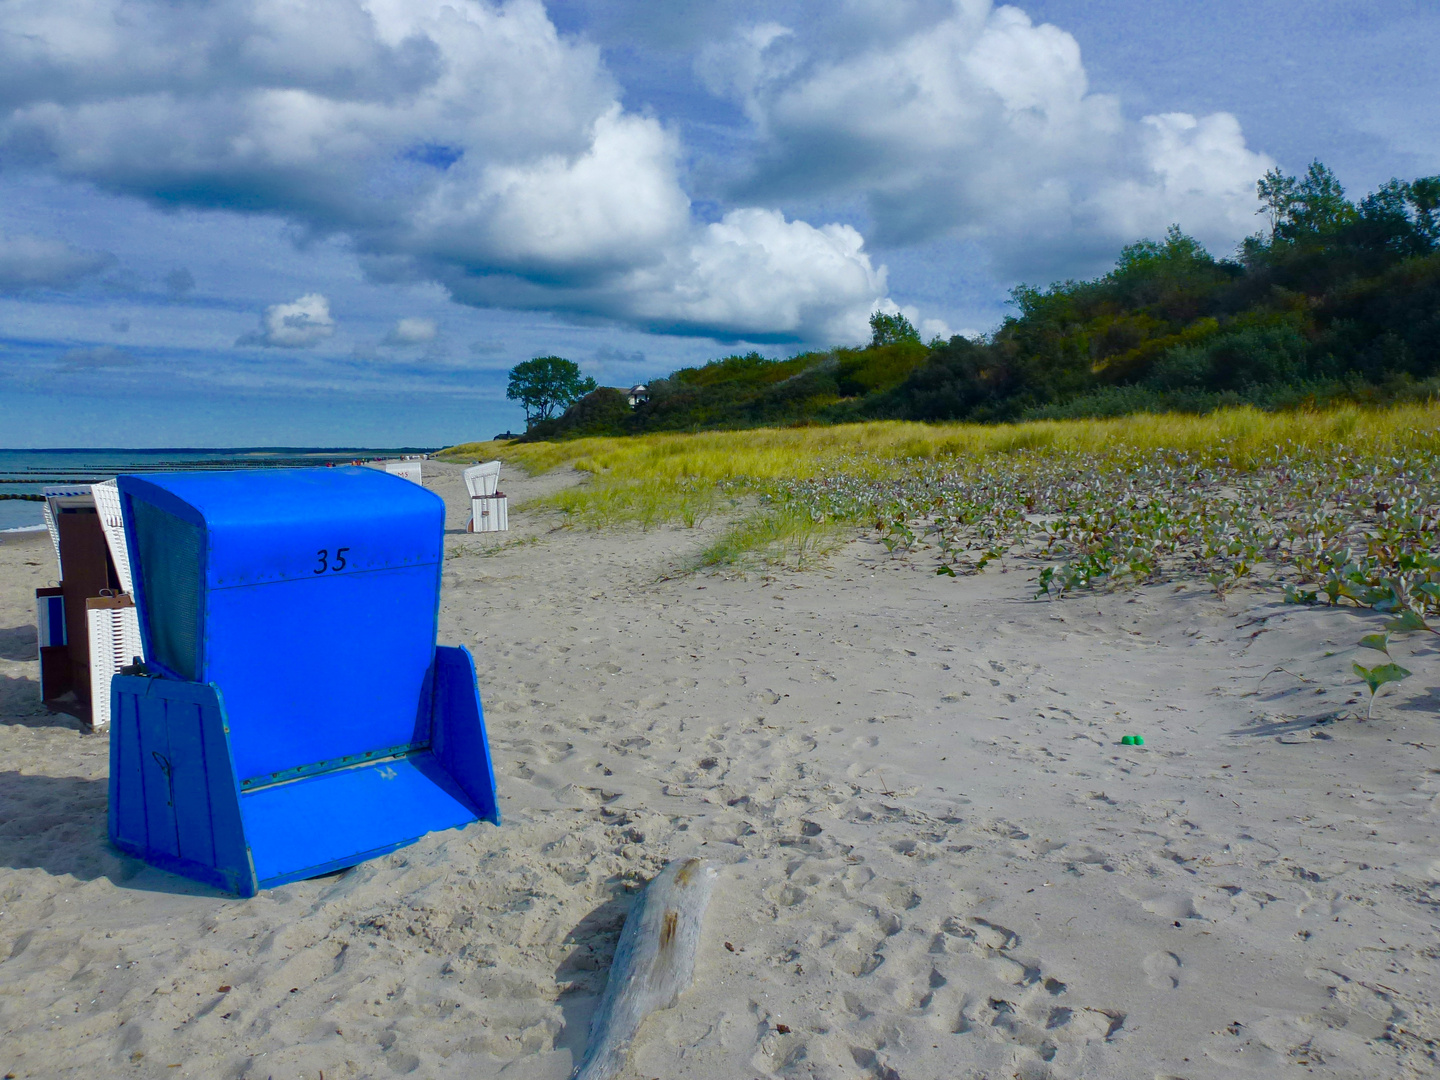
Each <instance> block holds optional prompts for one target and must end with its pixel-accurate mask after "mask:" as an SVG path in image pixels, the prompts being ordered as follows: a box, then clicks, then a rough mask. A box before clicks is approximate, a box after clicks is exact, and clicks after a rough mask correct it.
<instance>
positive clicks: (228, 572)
mask: <svg viewBox="0 0 1440 1080" xmlns="http://www.w3.org/2000/svg"><path fill="white" fill-rule="evenodd" d="M119 487H120V493H121V500H122V503H123V505H124V511H125V512H124V517H125V523H126V531H127V534H128V541H129V545H130V550H131V552H132V561H133V563H134V574H135V592H136V596H135V600H136V606H137V607H138V608H139V615H140V626H141V634H142V636H143V638H144V642H145V650H146V659H147V663H148V664H150V666H151V667H154V668H158V669H159V670H160V671H161V672H162V673H163V674H165V675H168V676H170V677H171V678H177V679H182V680H186V681H190V682H199V683H210V684H213V685H215V686H217V687H219V688H220V690H221V692H222V693H223V696H224V701H225V709H226V715H227V717H228V722H229V726H230V742H231V747H232V751H233V754H234V762H235V771H236V773H237V775H238V778H239V781H240V785H241V787H242V789H244V788H248V787H252V786H257V785H264V784H269V783H272V782H275V781H277V780H282V779H285V778H287V777H293V776H301V775H306V774H308V773H310V772H319V771H323V770H326V769H333V768H336V767H339V766H342V765H344V764H346V763H347V762H348V761H356V762H359V761H364V760H367V759H369V758H371V757H382V756H387V755H391V754H395V753H401V752H404V751H405V749H406V748H407V747H411V746H417V745H423V744H425V743H426V742H428V741H429V738H430V730H429V726H430V717H431V702H430V694H431V684H430V680H431V678H432V666H433V662H434V659H435V642H436V629H437V619H438V613H439V601H440V568H441V559H442V554H443V535H444V520H445V507H444V503H443V502H442V501H441V499H440V498H439V497H438V496H437V495H435V494H434V493H433V492H430V491H427V490H425V489H424V488H422V487H420V486H419V485H417V484H414V483H411V482H410V481H408V480H405V479H402V478H400V477H396V476H389V475H387V474H385V473H383V472H380V471H378V470H375V469H368V468H361V467H347V468H333V469H330V468H321V469H273V470H272V469H266V470H250V471H237V472H208V473H207V472H196V473H160V474H150V475H147V476H122V477H120V478H119Z"/></svg>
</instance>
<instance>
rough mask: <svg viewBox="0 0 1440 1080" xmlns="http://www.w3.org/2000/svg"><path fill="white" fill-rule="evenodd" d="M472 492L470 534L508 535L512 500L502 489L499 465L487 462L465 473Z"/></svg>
mask: <svg viewBox="0 0 1440 1080" xmlns="http://www.w3.org/2000/svg"><path fill="white" fill-rule="evenodd" d="M464 476H465V487H466V488H467V489H469V492H470V523H469V525H467V526H466V528H467V529H468V530H469V531H470V532H505V531H506V530H507V529H509V528H510V500H509V499H507V498H506V497H505V493H504V492H503V491H501V490H500V462H498V461H487V462H485V463H484V464H483V465H471V466H470V468H468V469H466V470H465V473H464Z"/></svg>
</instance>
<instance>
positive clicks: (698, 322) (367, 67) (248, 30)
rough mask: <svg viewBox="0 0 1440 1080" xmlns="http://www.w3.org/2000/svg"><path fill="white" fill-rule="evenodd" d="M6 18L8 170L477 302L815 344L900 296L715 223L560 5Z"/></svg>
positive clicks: (32, 11) (303, 335) (808, 235)
mask: <svg viewBox="0 0 1440 1080" xmlns="http://www.w3.org/2000/svg"><path fill="white" fill-rule="evenodd" d="M5 22H6V28H5V29H6V32H5V33H3V34H0V155H3V157H4V159H5V161H6V165H7V168H16V169H27V168H28V169H31V170H37V171H44V172H48V173H52V174H56V175H59V176H62V177H65V178H69V179H72V180H77V181H83V182H86V183H90V184H94V185H97V186H99V187H101V188H103V189H105V190H108V191H112V192H120V193H125V194H130V195H133V196H136V197H139V198H143V199H146V200H149V201H151V202H153V203H155V204H157V205H160V206H163V207H174V206H191V207H209V208H219V209H229V210H233V211H238V212H244V213H265V214H276V215H280V216H283V217H285V218H287V219H288V220H290V221H291V222H293V223H296V224H298V225H299V226H301V227H302V230H305V231H308V232H309V233H311V234H313V235H335V234H340V235H345V236H348V237H349V238H350V239H351V240H352V241H353V244H354V248H355V250H356V251H357V253H358V254H359V255H360V256H361V259H362V265H364V266H365V267H366V268H367V269H368V270H369V271H370V272H371V273H372V274H374V275H376V276H377V277H379V278H384V279H389V280H409V281H416V280H426V279H428V280H435V281H439V282H442V283H443V284H445V285H446V286H447V287H449V288H450V289H451V291H452V293H453V295H454V296H455V297H456V298H457V299H459V300H461V301H462V302H465V303H472V304H486V305H505V306H511V307H522V308H537V309H548V310H555V311H559V312H561V313H570V314H576V315H582V316H593V317H599V318H602V319H609V320H615V321H619V322H622V323H628V324H631V325H636V326H646V327H649V326H665V327H667V328H668V329H670V330H672V331H674V332H678V333H687V334H701V335H720V336H732V337H733V336H736V335H740V334H745V335H750V334H754V335H758V336H762V337H765V338H768V339H776V340H782V339H784V340H798V339H800V338H804V337H805V336H806V335H812V334H820V335H828V334H830V333H833V332H838V330H839V328H846V327H852V326H855V325H860V324H863V321H864V317H865V315H866V314H868V311H869V309H870V307H871V305H873V304H874V303H875V302H877V301H879V300H881V299H883V295H882V292H881V289H882V286H883V280H884V275H883V272H881V271H877V270H876V269H875V268H873V267H872V266H871V264H870V261H869V259H868V257H867V256H866V255H865V252H864V249H863V243H861V242H860V237H859V234H858V233H855V232H854V231H853V230H849V231H845V230H840V231H836V227H832V226H822V227H819V228H816V227H812V226H811V225H809V224H808V223H805V222H801V221H783V220H781V219H779V218H778V217H775V216H772V217H765V216H764V215H767V214H772V215H773V211H768V210H764V209H753V210H751V209H746V208H744V207H739V208H736V209H733V210H732V211H731V215H728V216H726V217H725V218H724V220H723V221H721V222H718V223H710V222H707V221H705V220H702V219H701V218H700V217H698V216H697V215H696V214H695V213H694V212H693V210H692V206H691V201H690V198H689V196H688V194H687V193H686V191H685V188H684V186H683V184H682V176H683V169H684V155H683V151H682V148H681V147H680V145H679V142H678V139H677V137H676V135H675V133H674V132H673V131H671V130H669V129H667V128H666V126H665V125H664V124H663V123H662V122H661V121H660V120H659V119H657V118H656V117H654V116H652V115H648V114H644V115H641V114H636V113H631V112H627V111H626V110H625V109H624V107H623V106H622V104H621V102H620V94H619V88H618V87H617V86H616V85H615V84H614V81H613V79H612V78H611V76H610V75H609V73H608V72H607V70H606V69H605V67H604V65H603V64H602V62H601V59H600V54H599V51H598V49H596V48H595V47H594V46H593V45H590V44H587V43H585V42H584V41H580V40H575V39H570V38H566V37H563V36H562V35H560V34H559V33H558V32H557V30H556V28H555V26H554V25H553V24H552V23H551V21H550V19H549V17H548V15H547V13H546V10H545V8H544V6H543V4H542V3H540V2H539V0H509V2H506V3H501V2H498V0H307V2H306V3H304V4H294V3H289V2H287V0H215V2H213V3H207V4H203V5H194V4H173V3H168V2H164V0H11V2H10V3H9V4H7V7H6V15H5ZM763 36H764V35H763V34H762V35H761V37H762V38H763ZM737 214H738V215H740V216H738V217H736V216H734V215H737ZM755 215H761V216H759V217H757V216H755ZM812 256H813V258H812ZM840 264H843V265H840ZM751 273H758V274H759V275H760V277H758V278H755V279H746V278H741V277H736V275H746V274H751ZM752 301H753V302H752ZM298 303H301V302H299V301H297V304H298ZM281 306H282V307H288V306H293V305H281ZM272 310H273V309H272ZM286 317H295V318H302V319H303V318H308V317H309V316H306V315H305V313H304V312H298V311H297V312H292V313H291V315H289V316H286ZM268 319H269V316H268V315H267V320H268ZM327 333H328V331H327V330H322V324H321V323H319V322H306V323H304V325H303V326H300V327H297V328H288V329H287V328H282V329H281V330H280V331H278V332H272V331H271V330H270V329H269V328H268V322H267V328H266V329H265V330H263V331H262V332H261V333H260V334H258V335H250V339H252V340H253V342H254V343H261V344H302V343H303V344H313V343H314V342H315V341H317V340H319V338H320V337H323V336H325V335H326V334H327ZM301 339H303V341H302V340H301Z"/></svg>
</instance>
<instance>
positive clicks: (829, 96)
mask: <svg viewBox="0 0 1440 1080" xmlns="http://www.w3.org/2000/svg"><path fill="white" fill-rule="evenodd" d="M861 7H863V5H859V6H857V8H854V9H850V10H849V15H850V22H849V24H848V28H847V30H846V35H847V36H845V37H844V38H843V40H837V39H836V38H835V37H833V36H832V37H830V38H828V39H822V40H819V41H816V40H814V39H813V38H811V39H807V38H805V37H804V35H802V34H800V33H798V32H797V33H796V34H790V33H782V32H780V30H779V29H777V28H776V27H775V26H773V25H766V26H765V27H764V28H763V30H756V31H743V32H741V33H739V34H738V35H737V36H736V37H735V38H734V39H733V40H732V41H730V42H729V43H727V44H725V45H723V47H722V46H716V47H714V48H712V50H711V52H710V53H708V54H706V56H711V57H713V56H714V55H718V54H719V52H717V50H720V51H723V52H724V55H727V56H738V57H739V58H738V59H733V60H732V61H731V68H730V69H731V70H732V71H734V72H736V73H738V74H737V77H735V78H732V79H731V80H730V82H729V83H728V84H725V83H723V82H720V81H717V80H716V79H715V78H714V77H713V75H711V74H710V69H709V67H707V66H706V65H707V63H709V61H708V60H706V59H705V58H704V57H702V61H701V63H700V72H701V74H702V76H705V77H706V78H707V82H708V83H709V85H711V86H712V87H715V88H716V89H718V90H721V91H723V92H726V93H728V94H730V95H731V96H733V97H735V98H736V100H737V101H739V102H740V103H741V104H742V105H743V106H744V108H745V110H746V112H747V114H748V115H749V116H751V117H752V118H753V121H754V123H755V125H756V130H757V134H758V136H759V140H760V149H759V151H758V154H757V158H756V161H755V163H754V166H753V168H752V169H751V170H750V172H749V174H748V176H747V177H746V178H745V179H744V180H743V181H742V182H741V183H740V184H739V185H738V186H737V191H738V192H739V193H740V195H741V197H745V198H751V199H762V200H763V199H777V198H779V199H791V200H798V199H813V198H814V197H816V196H817V195H822V196H829V197H832V198H833V197H835V196H840V197H858V198H859V199H861V200H862V201H863V204H864V205H865V207H866V208H867V210H868V214H869V216H870V218H871V220H872V223H873V236H874V238H875V239H876V240H877V241H878V242H880V243H881V244H886V245H888V244H908V243H913V242H921V241H928V240H933V239H935V238H936V237H940V236H951V237H958V238H964V239H970V240H977V241H980V242H981V243H982V245H983V246H984V247H986V248H987V249H988V250H990V251H991V252H992V253H993V254H994V256H995V259H996V263H997V268H998V269H1000V270H1001V271H1002V273H1003V272H1029V271H1033V270H1035V269H1036V268H1037V267H1043V266H1052V267H1056V266H1058V267H1064V266H1065V265H1066V264H1067V263H1070V264H1072V265H1073V264H1075V263H1076V262H1077V261H1078V262H1080V263H1083V262H1084V261H1086V260H1089V259H1093V258H1095V257H1098V256H1102V255H1103V256H1104V257H1107V258H1113V256H1114V252H1115V250H1116V247H1117V246H1118V245H1119V244H1121V243H1124V242H1127V241H1132V240H1135V239H1138V238H1139V237H1140V236H1142V235H1146V234H1149V235H1158V234H1159V233H1161V232H1163V230H1164V229H1165V228H1166V226H1168V225H1169V224H1170V223H1171V222H1178V223H1179V224H1180V225H1181V226H1182V228H1185V229H1186V230H1187V231H1189V232H1191V233H1193V234H1194V235H1196V236H1198V237H1199V238H1200V239H1201V240H1203V241H1205V242H1206V243H1208V244H1211V245H1212V246H1217V247H1219V248H1221V249H1222V250H1223V249H1225V248H1227V247H1229V246H1230V245H1233V244H1234V243H1235V242H1236V241H1237V240H1238V239H1239V238H1240V237H1241V236H1243V235H1245V234H1246V233H1247V232H1249V231H1253V229H1254V218H1253V214H1254V210H1255V208H1256V200H1255V181H1256V179H1258V178H1259V176H1260V175H1261V174H1262V173H1263V172H1264V171H1265V169H1267V168H1268V167H1270V166H1271V165H1272V164H1273V162H1272V161H1271V159H1270V158H1268V157H1266V156H1265V155H1263V154H1259V153H1256V152H1254V151H1252V150H1250V149H1249V148H1247V146H1246V143H1245V138H1244V135H1243V133H1242V131H1241V129H1240V125H1239V123H1238V122H1237V121H1236V120H1235V118H1234V117H1233V116H1231V115H1229V114H1227V113H1215V114H1212V115H1209V116H1204V117H1195V116H1190V115H1188V114H1184V113H1168V114H1163V115H1157V116H1147V117H1143V118H1141V119H1140V120H1138V121H1136V120H1131V119H1127V118H1126V117H1125V116H1124V114H1123V112H1122V110H1121V107H1120V102H1119V101H1118V100H1117V99H1116V98H1114V97H1113V96H1110V95H1107V94H1100V93H1095V92H1092V91H1091V90H1090V88H1089V81H1088V78H1087V76H1086V73H1085V68H1084V65H1083V63H1082V59H1081V54H1080V47H1079V45H1078V43H1077V42H1076V41H1075V39H1074V38H1073V37H1072V36H1071V35H1070V34H1068V33H1066V32H1065V31H1064V30H1062V29H1060V28H1058V27H1056V26H1052V25H1049V24H1039V25H1037V24H1035V23H1034V22H1033V21H1032V20H1031V19H1030V17H1029V16H1028V15H1026V14H1025V12H1023V11H1021V10H1020V9H1019V8H1015V7H1010V6H995V5H993V4H992V3H990V2H989V0H953V2H952V3H949V4H942V5H934V4H931V5H922V4H918V3H905V2H904V0H896V4H895V6H894V7H893V8H892V7H890V6H888V5H887V6H886V9H885V10H883V11H882V10H880V9H878V8H874V9H873V10H871V9H867V10H868V11H869V14H868V16H867V18H868V20H869V21H868V22H867V21H866V18H862V17H861V15H862V14H863V13H861V12H860V11H859V8H861ZM924 10H930V11H931V12H934V11H936V10H938V11H939V14H938V16H935V17H931V18H928V19H921V20H919V21H917V19H919V15H920V14H921V13H923V11H924ZM907 19H908V22H907ZM896 25H905V26H907V29H905V31H904V32H903V33H900V34H899V35H898V36H897V35H896V34H895V33H893V32H891V30H892V28H893V27H895V26H896ZM726 50H728V51H726ZM797 57H798V58H797Z"/></svg>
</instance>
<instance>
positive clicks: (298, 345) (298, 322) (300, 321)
mask: <svg viewBox="0 0 1440 1080" xmlns="http://www.w3.org/2000/svg"><path fill="white" fill-rule="evenodd" d="M334 333H335V320H334V319H333V318H331V316H330V301H329V300H327V299H326V298H325V297H323V296H321V295H320V294H319V293H306V294H305V295H304V296H302V297H300V298H299V299H298V300H293V301H291V302H290V303H288V304H271V305H270V306H269V307H268V308H266V309H265V314H264V315H262V316H261V317H260V329H259V330H258V331H252V332H251V333H248V334H245V335H244V336H243V337H241V338H240V339H239V340H238V341H236V342H235V344H236V345H262V346H265V347H266V348H272V349H308V348H309V347H310V346H312V345H318V344H319V343H320V342H322V341H324V340H325V339H326V338H328V337H330V336H331V335H332V334H334Z"/></svg>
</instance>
